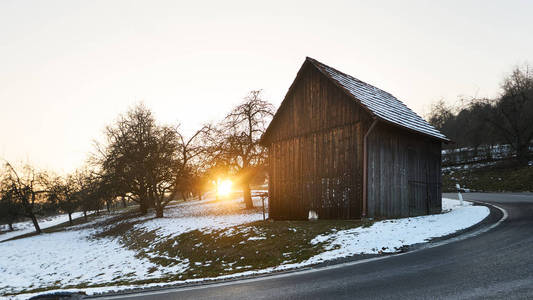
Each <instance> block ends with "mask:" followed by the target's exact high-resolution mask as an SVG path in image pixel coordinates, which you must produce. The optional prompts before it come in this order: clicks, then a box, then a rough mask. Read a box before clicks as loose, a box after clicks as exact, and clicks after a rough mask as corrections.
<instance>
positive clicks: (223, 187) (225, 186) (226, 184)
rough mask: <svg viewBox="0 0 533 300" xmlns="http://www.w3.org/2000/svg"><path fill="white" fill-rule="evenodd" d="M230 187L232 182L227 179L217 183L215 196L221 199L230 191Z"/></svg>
mask: <svg viewBox="0 0 533 300" xmlns="http://www.w3.org/2000/svg"><path fill="white" fill-rule="evenodd" d="M232 186H233V182H232V181H231V180H229V179H224V180H222V181H219V182H218V185H217V194H218V195H219V196H222V197H225V196H228V195H229V194H230V193H231V191H232V188H231V187H232Z"/></svg>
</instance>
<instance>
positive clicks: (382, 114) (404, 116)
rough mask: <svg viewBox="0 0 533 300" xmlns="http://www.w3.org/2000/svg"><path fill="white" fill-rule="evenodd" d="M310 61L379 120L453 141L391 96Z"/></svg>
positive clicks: (309, 59)
mask: <svg viewBox="0 0 533 300" xmlns="http://www.w3.org/2000/svg"><path fill="white" fill-rule="evenodd" d="M306 61H309V62H310V63H311V64H313V65H314V66H315V67H316V68H318V69H319V70H320V71H321V72H322V73H323V74H324V75H325V76H327V77H328V78H329V79H331V80H333V81H334V82H336V84H338V85H339V87H341V88H342V89H344V90H346V92H347V93H349V94H350V95H351V97H353V98H354V99H355V100H357V101H358V102H360V103H361V104H362V105H363V106H364V107H365V108H367V109H368V110H369V111H370V112H371V114H373V115H375V116H376V117H379V118H380V119H383V120H385V121H387V122H391V123H393V124H396V125H397V126H401V127H405V128H408V129H410V130H414V131H417V132H419V133H423V134H426V135H429V136H432V137H436V138H438V139H441V140H446V141H449V139H448V138H447V137H446V136H445V135H444V134H442V133H441V132H440V131H439V130H437V129H436V128H435V127H433V125H431V124H429V123H428V122H427V121H426V120H424V118H422V117H421V116H419V115H418V114H417V113H416V112H414V111H413V110H412V109H411V108H409V106H407V105H406V104H405V103H403V101H401V100H400V99H398V98H396V97H395V96H394V95H392V94H391V93H389V92H386V91H384V90H382V89H380V88H378V87H376V86H374V85H371V84H369V83H366V82H364V81H362V80H360V79H357V78H355V77H353V76H351V75H349V74H346V73H344V72H342V71H339V70H337V69H335V68H333V67H330V66H328V65H326V64H324V63H322V62H320V61H318V60H316V59H314V58H311V57H309V56H307V57H306ZM402 111H403V112H402Z"/></svg>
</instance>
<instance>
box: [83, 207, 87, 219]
mask: <svg viewBox="0 0 533 300" xmlns="http://www.w3.org/2000/svg"><path fill="white" fill-rule="evenodd" d="M83 218H84V219H85V222H87V211H86V210H84V211H83Z"/></svg>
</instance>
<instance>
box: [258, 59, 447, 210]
mask: <svg viewBox="0 0 533 300" xmlns="http://www.w3.org/2000/svg"><path fill="white" fill-rule="evenodd" d="M365 136H366V137H365ZM447 141H449V140H448V139H447V138H446V136H444V135H443V134H442V133H440V132H439V131H438V130H436V129H435V128H434V127H433V126H431V125H430V124H428V123H427V122H426V121H425V120H423V119H422V118H421V117H420V116H418V115H417V114H416V113H415V112H413V111H412V110H410V109H409V108H408V107H407V106H406V105H405V104H403V103H402V102H401V101H400V100H398V99H396V98H395V97H394V96H392V95H391V94H389V93H387V92H385V91H382V90H380V89H378V88H376V87H374V86H372V85H369V84H367V83H364V82H362V81H360V80H358V79H356V78H354V77H352V76H350V75H347V74H344V73H342V72H340V71H337V70H336V69H333V68H331V67H329V66H326V65H324V64H322V63H320V62H318V61H316V60H314V59H312V58H307V59H306V60H305V62H304V63H303V65H302V67H301V68H300V71H298V74H297V75H296V79H295V80H294V82H293V83H292V85H291V87H290V88H289V91H288V92H287V95H286V96H285V99H284V100H283V102H282V103H281V105H280V107H279V109H278V111H277V112H276V114H275V116H274V118H273V120H272V122H271V123H270V125H269V127H268V129H267V130H266V132H265V134H264V135H263V137H262V140H261V142H262V144H263V145H265V146H267V147H268V156H269V157H268V164H269V195H270V198H269V210H270V211H269V212H270V217H271V218H273V219H307V218H308V216H309V215H315V214H318V218H321V219H359V218H361V217H406V216H417V215H424V214H431V213H438V212H440V211H441V197H442V196H441V189H442V187H441V172H440V171H441V143H442V142H447Z"/></svg>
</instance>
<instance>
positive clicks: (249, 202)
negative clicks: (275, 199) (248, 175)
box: [242, 182, 254, 208]
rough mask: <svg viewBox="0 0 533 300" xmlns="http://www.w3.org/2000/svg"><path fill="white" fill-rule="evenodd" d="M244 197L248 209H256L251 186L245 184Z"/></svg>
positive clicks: (243, 188)
mask: <svg viewBox="0 0 533 300" xmlns="http://www.w3.org/2000/svg"><path fill="white" fill-rule="evenodd" d="M242 196H243V197H244V203H245V204H246V208H254V202H253V200H252V191H251V190H250V184H249V183H247V182H246V183H244V184H243V185H242Z"/></svg>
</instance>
